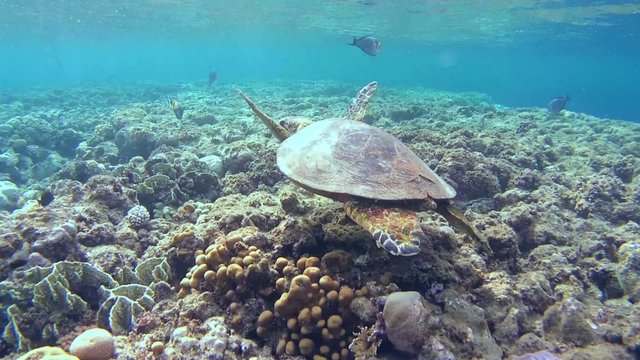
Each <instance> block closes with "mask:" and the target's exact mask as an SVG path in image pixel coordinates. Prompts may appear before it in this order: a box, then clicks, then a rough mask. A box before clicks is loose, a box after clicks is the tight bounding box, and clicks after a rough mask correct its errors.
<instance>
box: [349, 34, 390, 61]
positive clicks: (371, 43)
mask: <svg viewBox="0 0 640 360" xmlns="http://www.w3.org/2000/svg"><path fill="white" fill-rule="evenodd" d="M349 45H351V46H357V47H359V48H360V50H362V51H364V52H365V53H366V54H367V55H370V56H376V55H378V54H380V51H381V50H382V41H380V40H378V39H376V38H375V37H373V36H363V37H361V38H360V39H357V38H356V37H355V36H354V37H353V42H352V43H351V44H349Z"/></svg>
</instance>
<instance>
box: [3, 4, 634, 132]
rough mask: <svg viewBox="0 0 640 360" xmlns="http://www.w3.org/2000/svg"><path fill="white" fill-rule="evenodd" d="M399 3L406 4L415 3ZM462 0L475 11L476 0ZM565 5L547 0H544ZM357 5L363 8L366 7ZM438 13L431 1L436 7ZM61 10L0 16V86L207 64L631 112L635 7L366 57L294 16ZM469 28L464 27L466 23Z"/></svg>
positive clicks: (413, 41) (179, 74)
mask: <svg viewBox="0 0 640 360" xmlns="http://www.w3.org/2000/svg"><path fill="white" fill-rule="evenodd" d="M38 3H40V2H38ZM151 3H152V2H151ZM196 3H197V2H196ZM245 3H247V4H251V3H252V2H245ZM274 3H275V2H274ZM301 3H302V2H301ZM401 3H407V4H409V3H411V4H412V6H417V5H416V4H418V5H419V4H420V3H423V2H419V1H415V2H409V1H404V2H401ZM469 3H470V4H477V5H476V6H478V7H479V8H478V9H481V6H482V5H481V3H482V1H475V2H474V1H470V2H469ZM541 3H545V2H541ZM593 3H594V4H595V3H597V4H602V3H605V2H602V1H600V2H593ZM606 3H608V4H627V3H629V4H632V2H628V1H627V2H625V1H610V2H606ZM8 4H10V3H9V2H6V1H5V2H4V3H2V2H0V10H3V11H4V14H5V19H7V18H8V17H7V15H6V14H7V12H11V11H14V12H17V13H21V12H20V11H18V10H16V9H17V8H16V7H15V3H13V4H14V5H12V6H9V5H8ZM81 4H83V2H81V3H79V5H78V6H81ZM575 4H576V2H575V1H573V2H570V1H567V2H565V4H564V5H563V4H562V3H558V2H552V3H550V4H548V5H546V6H550V7H552V8H557V7H559V6H574V5H575ZM578 4H580V3H578ZM21 6H25V7H28V6H30V4H29V2H24V3H23V4H22V5H21ZM123 6H126V5H123ZM337 6H340V4H339V2H338V5H337ZM407 6H408V5H407ZM362 9H364V10H363V11H369V12H371V11H372V10H371V9H374V10H375V6H371V5H369V6H363V7H362ZM569 9H571V8H569ZM94 10H95V9H94ZM98 10H99V8H98ZM192 10H194V11H196V12H197V9H192ZM223 10H224V9H222V10H220V11H223ZM445 10H446V9H445ZM445 10H441V11H442V12H443V14H446V12H445ZM476 10H477V9H476ZM69 11H70V10H69ZM283 11H284V10H283ZM430 11H432V12H433V10H430ZM469 11H474V9H472V8H470V9H469ZM569 11H571V10H569ZM98 13H99V12H98ZM63 15H64V12H63V14H62V15H61V14H57V15H56V19H57V20H56V22H55V23H53V22H52V23H51V24H48V23H47V18H46V14H45V15H43V16H42V17H40V18H39V19H40V22H38V23H37V24H35V25H38V26H39V27H40V28H41V29H42V28H44V29H45V31H43V32H36V31H30V30H31V29H30V28H29V26H28V25H29V24H22V25H24V26H22V27H17V28H16V27H15V26H13V25H12V26H11V29H10V30H11V31H9V30H8V28H9V26H7V25H6V24H5V26H4V27H0V29H1V28H4V29H5V34H7V35H10V36H3V37H2V38H1V39H0V47H1V49H2V51H1V52H0V90H5V89H12V90H19V89H22V88H30V87H40V86H52V85H53V86H64V85H70V84H104V83H121V82H139V81H142V82H156V83H174V82H185V81H206V79H207V74H208V72H209V71H210V70H212V69H216V70H217V71H218V74H219V77H218V79H219V80H218V81H219V82H223V83H233V82H237V81H245V80H271V79H292V80H297V79H305V80H306V79H331V80H338V81H345V82H353V83H357V84H361V83H364V82H368V81H371V80H378V81H379V82H380V83H381V85H388V86H421V87H425V88H430V89H435V90H448V91H477V92H483V93H486V94H488V95H490V96H491V97H492V99H493V100H494V101H495V102H496V103H499V104H501V105H505V106H536V107H545V106H546V104H547V102H548V101H549V100H550V99H551V98H553V97H556V96H561V95H566V94H568V95H570V96H571V99H572V100H571V102H569V104H568V106H567V108H568V109H569V110H572V111H577V112H584V113H588V114H592V115H595V116H599V117H610V118H617V119H625V120H631V121H640V106H638V105H637V101H638V99H639V98H640V91H638V84H640V65H639V64H640V45H638V44H640V14H626V15H618V16H613V15H610V18H609V19H607V21H608V22H610V23H611V24H614V25H613V26H603V27H598V26H584V27H579V26H576V25H575V24H563V23H548V24H541V26H546V28H544V31H537V32H534V33H533V34H529V33H528V32H527V30H528V29H527V28H524V29H521V28H514V29H513V31H512V32H511V33H509V31H507V35H508V36H509V41H501V40H500V39H499V37H498V36H496V37H495V40H493V39H492V36H491V35H489V36H487V35H486V34H483V36H478V39H473V38H470V39H467V40H465V41H459V39H458V40H457V41H447V36H452V37H453V36H454V35H455V33H447V31H446V29H442V28H440V29H437V30H438V31H439V34H441V35H439V36H438V38H437V41H434V40H433V39H427V40H425V41H420V40H422V39H421V37H420V36H419V35H417V36H413V37H412V36H406V35H407V34H404V33H398V34H394V33H393V31H389V30H386V35H385V36H383V37H381V39H382V41H383V52H382V54H380V55H379V56H377V57H370V56H367V55H366V54H364V53H363V52H361V51H359V50H358V49H357V48H354V47H351V46H347V45H346V43H347V42H350V40H351V39H350V36H349V35H348V34H350V33H351V32H350V31H349V29H340V31H338V33H336V31H333V32H332V31H323V30H321V29H302V30H300V24H297V25H296V27H295V28H292V29H293V30H290V31H289V30H287V29H286V28H284V29H283V27H282V26H273V27H271V25H270V21H271V20H269V19H257V20H256V21H257V22H258V23H259V22H260V21H262V20H264V24H262V26H260V27H257V28H255V29H253V28H248V29H242V28H240V27H238V28H233V27H232V28H229V29H226V30H225V31H220V30H219V29H218V30H215V29H216V28H215V27H213V28H212V29H211V31H210V34H208V33H207V31H206V30H205V31H198V32H194V33H190V32H189V31H188V30H189V26H188V24H187V25H185V26H177V25H175V24H174V23H171V24H168V25H167V26H162V24H161V23H160V24H157V23H154V24H149V23H144V22H142V23H139V24H138V25H137V26H130V27H129V28H126V29H122V28H114V29H112V31H111V30H110V29H109V28H105V26H101V27H99V28H98V27H95V28H94V27H92V26H91V24H89V25H88V26H85V27H82V28H81V29H78V28H77V24H76V23H74V22H73V21H70V22H69V23H68V24H67V23H65V21H64V19H65V17H64V16H63ZM375 16H382V17H383V16H384V14H382V15H381V14H378V13H376V14H375ZM394 16H397V14H396V15H394ZM496 16H498V15H496ZM280 17H281V16H280ZM353 17H354V19H357V21H358V23H359V24H361V23H362V22H363V18H362V14H361V13H357V12H354V13H353ZM347 18H348V16H347ZM60 19H62V20H60ZM70 19H72V18H71V17H70ZM598 19H599V20H603V18H602V17H599V18H598ZM0 20H1V18H0ZM244 20H246V19H244ZM5 21H7V20H5ZM31 21H33V20H31ZM84 21H85V22H86V20H84ZM205 21H206V19H205ZM364 21H365V22H366V18H365V19H364ZM427 22H428V19H427V20H425V26H427V25H428V24H426V23H427ZM43 24H44V25H43ZM0 25H1V24H0ZM302 25H304V23H303V24H302ZM172 26H173V27H175V28H172ZM418 26H419V23H418ZM372 27H373V28H375V22H374V24H373V26H372ZM414 27H415V24H414ZM151 29H153V30H151ZM200 30H202V29H200ZM538 30H539V29H538ZM471 33H472V34H471V35H472V36H473V28H471ZM478 33H480V31H478ZM361 34H362V33H355V35H361ZM374 34H375V32H374ZM500 36H503V37H504V33H502V34H500Z"/></svg>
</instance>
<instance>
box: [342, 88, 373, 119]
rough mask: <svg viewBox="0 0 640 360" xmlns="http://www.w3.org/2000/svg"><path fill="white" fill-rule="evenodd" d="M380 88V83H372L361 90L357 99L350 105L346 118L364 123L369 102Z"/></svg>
mask: <svg viewBox="0 0 640 360" xmlns="http://www.w3.org/2000/svg"><path fill="white" fill-rule="evenodd" d="M377 88H378V82H377V81H372V82H370V83H368V84H367V85H366V86H365V87H363V88H362V89H360V91H358V93H357V94H356V97H355V98H354V99H353V100H352V101H351V105H349V110H347V115H346V118H347V119H349V120H355V121H362V120H364V115H365V114H366V112H367V105H369V100H371V97H372V96H373V94H375V92H376V89H377Z"/></svg>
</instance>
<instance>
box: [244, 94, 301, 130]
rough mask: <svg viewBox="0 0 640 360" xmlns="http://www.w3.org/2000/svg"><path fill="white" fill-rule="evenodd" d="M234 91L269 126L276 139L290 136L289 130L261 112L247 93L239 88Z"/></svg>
mask: <svg viewBox="0 0 640 360" xmlns="http://www.w3.org/2000/svg"><path fill="white" fill-rule="evenodd" d="M236 91H237V92H238V94H240V96H242V98H243V99H244V101H246V102H247V104H249V107H250V108H251V110H253V113H254V114H255V115H256V116H257V117H258V118H259V119H260V120H262V123H263V124H265V125H266V126H267V127H268V128H269V130H270V131H271V133H272V134H273V135H274V136H275V137H276V138H277V139H278V140H280V141H285V140H286V139H287V138H288V137H289V136H291V133H290V132H289V130H287V129H285V128H284V127H283V126H281V125H280V124H278V123H277V122H275V121H273V119H271V118H270V117H269V116H268V115H267V114H265V113H264V112H262V110H260V109H259V108H258V107H257V106H256V104H254V102H253V100H251V99H250V98H249V97H248V96H247V95H245V94H244V93H243V92H242V91H240V89H236Z"/></svg>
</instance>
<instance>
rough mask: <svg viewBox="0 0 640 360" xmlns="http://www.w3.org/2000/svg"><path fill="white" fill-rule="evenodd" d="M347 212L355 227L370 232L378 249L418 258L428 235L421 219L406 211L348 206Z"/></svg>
mask: <svg viewBox="0 0 640 360" xmlns="http://www.w3.org/2000/svg"><path fill="white" fill-rule="evenodd" d="M344 209H345V211H346V212H347V215H348V216H349V217H350V218H351V220H353V221H354V222H355V223H356V224H358V225H360V226H362V227H363V228H364V229H365V230H367V231H368V232H369V233H370V234H371V236H373V239H374V240H375V242H376V245H377V246H378V247H379V248H383V249H385V250H386V251H387V252H388V253H390V254H392V255H396V256H413V255H418V254H419V253H420V251H421V249H420V243H421V241H422V240H424V239H425V237H426V236H425V234H424V233H423V232H422V229H421V228H420V218H419V217H418V215H417V214H416V213H415V212H413V211H410V210H407V209H400V208H388V207H381V206H376V205H363V204H358V203H355V202H350V201H348V202H346V203H345V204H344Z"/></svg>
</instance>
